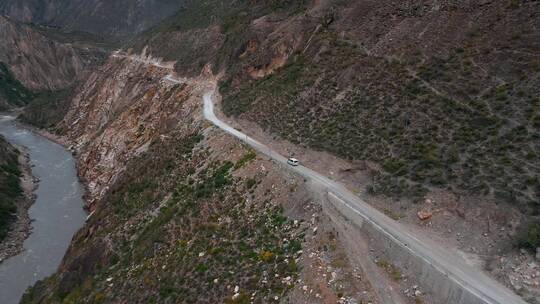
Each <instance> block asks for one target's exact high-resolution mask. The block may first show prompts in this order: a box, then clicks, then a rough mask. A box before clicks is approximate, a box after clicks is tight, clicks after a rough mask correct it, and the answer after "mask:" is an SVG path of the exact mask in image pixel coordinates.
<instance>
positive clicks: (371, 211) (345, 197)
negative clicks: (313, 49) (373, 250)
mask: <svg viewBox="0 0 540 304" xmlns="http://www.w3.org/2000/svg"><path fill="white" fill-rule="evenodd" d="M213 95H214V92H208V93H206V94H205V95H204V96H203V99H204V117H205V118H206V119H207V120H209V121H210V122H212V123H213V124H214V125H215V126H217V127H218V128H219V129H221V130H223V131H225V132H226V133H229V134H231V135H232V136H235V137H237V138H238V139H240V140H241V141H243V142H245V143H246V144H248V145H250V146H251V147H252V148H253V149H255V150H257V151H258V152H260V153H262V154H265V155H266V156H268V157H270V158H271V159H273V160H274V161H276V162H278V163H280V164H282V165H284V166H285V167H288V168H289V169H290V170H292V171H294V172H296V173H298V174H300V175H301V176H303V177H305V178H306V179H309V180H311V181H313V182H316V183H318V184H320V185H321V186H323V187H324V188H326V189H327V191H328V195H329V196H332V197H333V198H334V201H337V202H341V203H342V204H343V205H344V206H346V207H347V208H348V209H349V210H350V212H351V213H354V214H356V215H358V216H360V217H361V218H362V219H363V220H365V221H367V222H369V223H370V224H371V225H373V227H375V228H376V229H378V230H379V231H380V232H381V233H383V234H385V235H386V236H387V237H388V238H389V239H391V240H393V241H394V242H395V243H396V244H397V245H399V246H402V247H403V249H404V250H407V251H409V252H410V254H411V255H413V256H415V257H417V258H419V259H421V260H422V261H423V262H424V263H425V264H426V265H428V266H429V267H433V268H435V270H437V271H439V272H440V273H442V274H444V276H446V277H447V278H448V280H453V281H454V282H455V283H456V284H457V285H459V286H461V288H463V289H464V290H466V291H468V292H469V293H471V294H472V295H474V297H475V298H476V299H478V301H475V303H489V304H514V303H515V304H526V302H525V301H523V300H522V299H521V298H520V297H519V296H517V295H516V294H514V293H513V292H512V291H510V290H509V289H508V288H506V287H505V286H503V285H502V284H500V283H498V282H497V281H495V280H494V279H492V278H490V277H488V276H487V275H486V274H484V273H483V272H482V271H481V270H479V269H476V268H474V267H472V266H470V265H468V264H467V263H466V262H465V261H464V260H463V259H462V258H461V257H459V256H457V255H455V254H452V253H449V252H448V250H445V249H443V248H442V247H441V246H439V245H438V244H435V243H433V242H431V241H429V240H419V239H418V238H416V237H415V236H414V235H412V233H410V232H409V231H408V230H407V229H405V228H404V227H402V226H401V225H400V224H399V223H397V222H396V221H394V220H392V219H390V218H389V217H387V216H386V215H384V214H383V213H381V212H379V211H378V210H377V209H375V208H374V207H372V206H371V205H369V204H367V203H366V202H364V201H363V200H362V199H360V198H359V197H358V196H356V195H355V194H354V193H352V192H351V191H349V190H348V189H346V188H345V187H344V186H343V185H341V184H339V183H337V182H335V181H333V180H331V179H329V178H327V177H326V176H324V175H322V174H320V173H317V172H315V171H313V170H311V169H309V168H306V167H304V166H298V167H292V166H288V165H287V158H286V157H284V156H282V155H280V154H279V153H277V152H276V151H273V150H272V149H271V148H269V147H268V146H266V145H264V144H262V143H260V142H258V141H257V140H255V139H253V138H251V137H249V136H247V135H246V134H244V133H242V132H240V131H238V130H236V129H235V128H233V127H232V126H230V125H228V124H227V123H226V122H224V121H222V120H220V119H219V118H218V117H217V116H216V115H215V113H214V103H213V99H212V96H213ZM344 216H347V214H344ZM350 220H352V221H359V220H358V217H357V216H354V217H353V216H351V217H350ZM359 224H360V225H361V223H359Z"/></svg>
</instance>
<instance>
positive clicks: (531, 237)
mask: <svg viewBox="0 0 540 304" xmlns="http://www.w3.org/2000/svg"><path fill="white" fill-rule="evenodd" d="M518 245H519V247H522V248H528V249H531V250H536V248H538V247H540V220H537V221H535V222H532V223H529V224H528V225H526V227H524V228H523V230H522V231H521V232H520V233H519V235H518Z"/></svg>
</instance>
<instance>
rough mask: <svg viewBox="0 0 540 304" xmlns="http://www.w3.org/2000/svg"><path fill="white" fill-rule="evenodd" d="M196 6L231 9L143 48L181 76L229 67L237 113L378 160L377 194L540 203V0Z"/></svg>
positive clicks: (535, 207) (227, 80)
mask: <svg viewBox="0 0 540 304" xmlns="http://www.w3.org/2000/svg"><path fill="white" fill-rule="evenodd" d="M188 8H191V9H192V10H195V11H197V12H201V11H203V12H204V13H199V14H200V15H202V16H213V15H214V14H215V13H216V11H214V8H216V10H218V11H220V13H219V14H220V15H221V18H220V19H219V18H218V19H216V20H217V21H213V20H214V19H211V18H207V19H205V20H206V21H205V22H204V21H203V22H201V21H200V20H199V19H200V18H195V19H191V18H189V17H188V16H187V13H183V12H180V13H179V15H178V16H177V17H176V18H177V21H176V23H174V22H172V23H168V24H167V23H166V24H164V25H163V26H162V27H161V28H156V29H155V31H150V33H149V34H148V36H146V37H144V36H143V37H142V38H141V39H140V40H139V41H137V42H136V43H134V46H135V49H136V50H140V49H142V48H143V47H146V46H148V50H149V51H150V53H152V54H154V55H156V56H162V57H164V58H165V59H167V60H178V63H177V65H176V69H177V71H178V72H179V73H187V72H190V71H193V70H195V71H197V70H200V68H201V67H202V66H204V64H206V63H207V62H211V63H212V65H213V68H214V70H215V71H216V72H218V71H224V72H225V74H224V75H225V76H224V77H223V78H222V79H223V80H222V83H221V92H222V94H223V95H224V101H223V110H224V112H225V114H228V115H234V116H238V117H241V118H245V119H248V120H251V121H254V122H257V123H258V124H260V125H261V126H262V127H263V128H265V129H266V130H267V131H269V132H272V133H275V134H278V135H280V136H281V137H283V138H285V139H288V140H290V141H292V142H294V143H300V144H307V145H309V146H311V147H312V148H315V149H317V150H325V151H329V152H332V153H334V154H335V155H338V156H340V157H343V158H346V159H350V160H366V161H370V162H374V163H375V164H377V166H378V167H379V168H380V169H379V170H376V171H378V172H377V173H376V177H375V183H374V184H373V185H372V187H371V188H370V189H371V191H373V192H374V193H385V194H391V195H396V196H404V195H405V196H410V197H412V198H414V199H416V200H418V199H420V198H422V197H423V196H424V194H425V193H426V192H427V191H428V190H429V189H432V188H440V187H443V188H446V187H450V188H451V189H452V190H453V191H455V192H456V193H460V194H462V195H469V194H474V195H480V196H485V197H490V198H493V199H494V200H496V201H504V202H508V203H510V204H512V205H515V206H519V207H520V208H521V209H522V211H524V212H529V213H532V214H537V213H539V212H540V207H539V194H540V192H539V191H540V189H538V187H537V185H538V182H537V181H538V176H539V174H540V172H539V171H538V166H539V164H540V157H539V138H538V135H537V134H538V128H539V126H540V125H539V117H540V116H539V115H540V113H539V112H538V105H539V104H538V102H539V100H538V97H537V95H538V91H537V89H538V75H539V73H540V70H539V69H538V56H536V54H538V51H539V50H538V48H539V42H540V37H539V35H538V33H539V32H538V31H535V30H534V29H535V28H538V26H539V22H540V18H538V16H537V15H538V13H539V10H540V8H539V4H538V2H535V1H532V2H531V1H495V2H491V1H472V2H470V3H468V4H456V3H454V2H452V1H436V2H432V1H424V2H417V3H414V4H412V3H410V2H402V1H382V2H381V1H355V2H344V1H315V2H314V3H311V4H309V3H307V2H306V3H296V2H295V3H291V2H288V1H276V2H275V3H273V4H272V5H270V4H268V5H267V4H262V3H261V4H257V2H255V3H252V2H250V3H248V2H245V3H243V2H242V1H240V2H239V3H235V5H234V6H230V7H228V6H227V5H226V4H222V3H221V2H219V3H218V2H216V3H214V4H213V5H212V4H210V3H209V2H205V5H194V6H193V7H188ZM188 11H189V10H188ZM167 41H175V42H178V43H180V44H182V45H183V47H182V48H180V49H178V48H175V47H174V45H176V43H167ZM186 54H188V55H186ZM193 54H197V56H196V58H197V59H195V60H191V57H190V56H194V55H193ZM199 55H200V56H199ZM411 143H415V144H414V145H411Z"/></svg>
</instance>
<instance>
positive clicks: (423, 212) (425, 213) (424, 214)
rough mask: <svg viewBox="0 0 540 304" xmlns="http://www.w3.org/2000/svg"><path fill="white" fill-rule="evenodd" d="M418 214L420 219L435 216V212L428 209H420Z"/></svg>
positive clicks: (423, 219)
mask: <svg viewBox="0 0 540 304" xmlns="http://www.w3.org/2000/svg"><path fill="white" fill-rule="evenodd" d="M417 215H418V218H419V219H420V220H422V221H425V220H429V219H430V218H431V217H432V216H433V213H432V212H431V211H428V210H420V211H418V213H417Z"/></svg>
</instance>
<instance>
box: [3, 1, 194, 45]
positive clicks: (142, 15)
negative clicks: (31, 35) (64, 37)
mask: <svg viewBox="0 0 540 304" xmlns="http://www.w3.org/2000/svg"><path fill="white" fill-rule="evenodd" d="M183 2H184V1H182V0H144V1H129V0H127V1H126V0H114V1H88V0H76V1H65V0H53V1H45V0H23V1H21V0H2V1H0V12H1V13H3V14H4V15H7V16H10V17H11V18H13V19H15V20H19V21H22V22H32V23H36V24H45V25H50V26H58V27H62V28H65V29H71V30H80V31H85V32H90V33H94V34H100V35H102V36H107V37H109V38H111V37H126V36H130V35H133V34H137V33H140V32H142V31H143V30H145V29H147V28H148V27H150V26H152V25H155V24H156V23H158V22H159V21H161V20H163V19H164V18H165V17H168V16H170V15H172V14H174V12H176V11H177V10H178V9H179V8H180V7H181V5H182V3H183Z"/></svg>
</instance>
